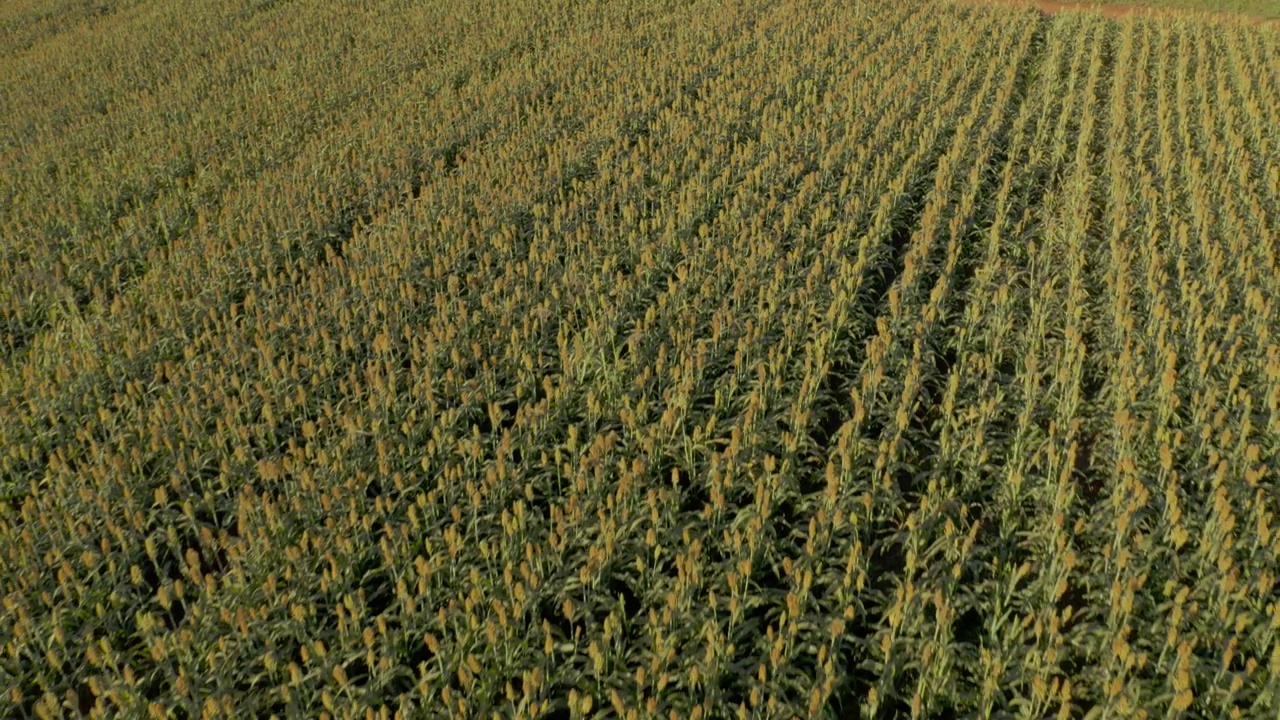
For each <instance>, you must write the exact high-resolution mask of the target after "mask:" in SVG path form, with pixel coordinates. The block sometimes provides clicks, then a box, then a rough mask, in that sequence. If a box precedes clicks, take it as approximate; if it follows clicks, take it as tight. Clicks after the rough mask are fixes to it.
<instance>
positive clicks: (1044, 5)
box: [970, 0, 1280, 25]
mask: <svg viewBox="0 0 1280 720" xmlns="http://www.w3.org/2000/svg"><path fill="white" fill-rule="evenodd" d="M970 2H986V3H990V4H998V5H1012V6H1015V7H1034V8H1036V9H1037V10H1039V11H1040V12H1042V13H1044V14H1046V15H1056V14H1057V13H1060V12H1062V11H1063V10H1085V11H1092V10H1096V11H1100V12H1101V13H1102V16H1103V17H1107V18H1112V19H1116V18H1122V17H1125V16H1126V15H1146V16H1160V15H1185V16H1196V15H1212V16H1216V17H1224V18H1240V19H1243V20H1246V21H1248V22H1251V23H1254V24H1257V25H1280V21H1277V20H1269V19H1267V18H1263V17H1257V16H1256V15H1243V14H1241V13H1195V12H1192V11H1190V10H1182V9H1179V8H1158V7H1145V6H1142V5H1112V4H1103V5H1099V4H1095V3H1072V2H1060V1H1059V0H970Z"/></svg>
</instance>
